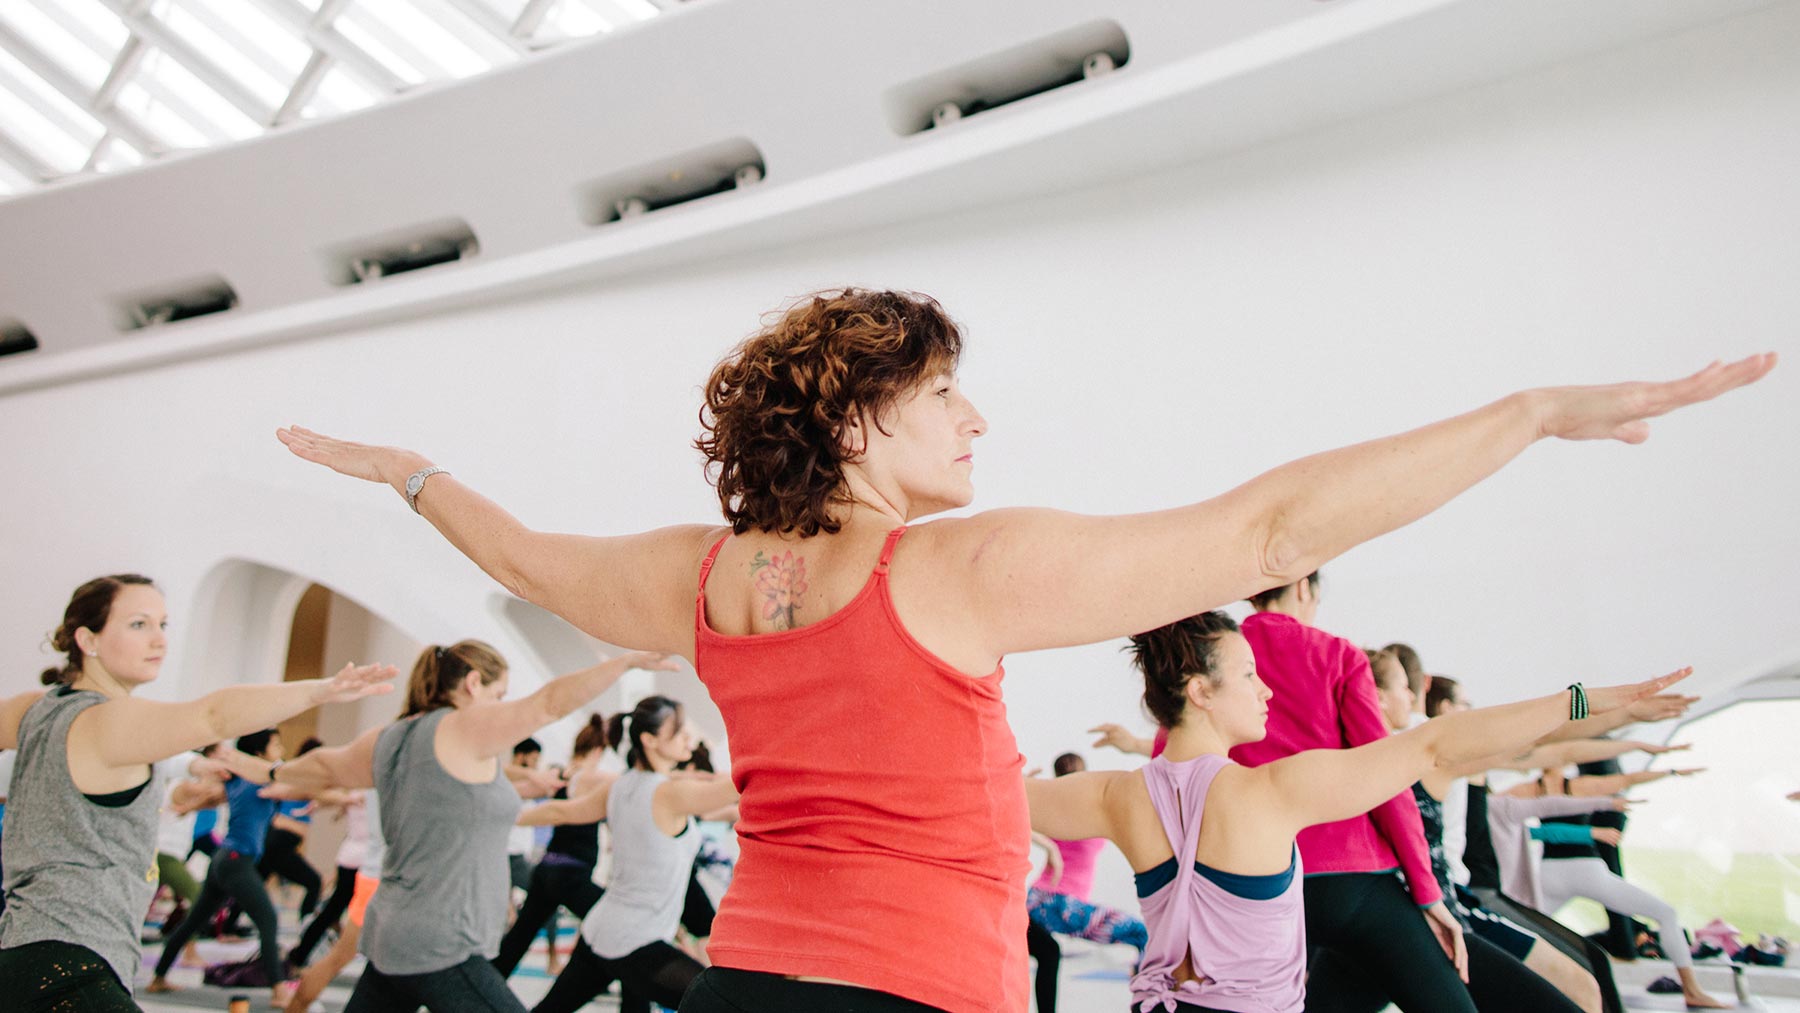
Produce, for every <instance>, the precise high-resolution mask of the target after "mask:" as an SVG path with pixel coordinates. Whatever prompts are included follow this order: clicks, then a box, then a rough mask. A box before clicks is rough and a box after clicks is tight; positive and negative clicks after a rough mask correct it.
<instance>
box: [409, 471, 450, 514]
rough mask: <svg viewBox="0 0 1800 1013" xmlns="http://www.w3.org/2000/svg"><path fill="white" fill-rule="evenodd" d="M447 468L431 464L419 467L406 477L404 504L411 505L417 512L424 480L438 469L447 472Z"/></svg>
mask: <svg viewBox="0 0 1800 1013" xmlns="http://www.w3.org/2000/svg"><path fill="white" fill-rule="evenodd" d="M449 470H450V469H449V468H439V467H437V466H436V465H433V466H431V467H429V468H420V469H419V470H418V471H415V472H413V473H412V474H411V475H408V476H407V477H406V505H407V506H409V507H412V510H413V513H418V512H419V493H420V492H421V491H422V490H423V489H424V488H425V480H426V479H428V478H430V477H431V476H433V475H435V474H437V473H438V472H440V471H444V472H447V471H449Z"/></svg>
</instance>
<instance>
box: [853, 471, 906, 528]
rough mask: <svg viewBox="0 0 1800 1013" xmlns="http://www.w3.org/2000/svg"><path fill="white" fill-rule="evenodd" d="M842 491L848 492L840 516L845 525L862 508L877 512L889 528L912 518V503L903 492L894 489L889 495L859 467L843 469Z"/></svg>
mask: <svg viewBox="0 0 1800 1013" xmlns="http://www.w3.org/2000/svg"><path fill="white" fill-rule="evenodd" d="M844 491H845V492H847V493H849V494H850V504H849V506H848V508H847V509H846V511H845V513H844V515H843V516H842V518H841V519H842V520H843V521H844V523H845V526H846V527H848V526H849V522H850V521H851V520H852V519H853V518H854V516H855V514H856V513H857V512H858V511H863V510H867V511H873V512H874V513H876V514H879V515H880V516H881V517H882V518H883V519H885V520H886V521H888V522H889V523H888V527H890V528H892V527H894V526H896V525H900V524H905V523H906V522H907V521H908V520H910V519H911V518H912V503H911V502H910V499H909V498H908V497H907V496H906V495H905V494H904V493H903V492H900V491H898V490H895V491H894V492H893V493H892V494H891V495H890V494H888V493H885V492H883V491H882V490H880V489H878V488H876V486H875V483H874V482H872V481H870V480H869V477H868V476H867V475H865V474H863V473H862V471H861V470H860V469H857V468H854V467H851V468H846V469H844Z"/></svg>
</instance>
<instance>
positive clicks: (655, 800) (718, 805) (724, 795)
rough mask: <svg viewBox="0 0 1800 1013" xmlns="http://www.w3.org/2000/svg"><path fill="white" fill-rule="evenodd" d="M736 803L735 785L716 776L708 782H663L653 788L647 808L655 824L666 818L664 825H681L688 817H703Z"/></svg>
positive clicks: (693, 780) (723, 777)
mask: <svg viewBox="0 0 1800 1013" xmlns="http://www.w3.org/2000/svg"><path fill="white" fill-rule="evenodd" d="M737 800H738V790H737V786H736V785H735V784H733V783H732V782H731V778H729V777H725V776H723V775H720V776H716V777H713V778H711V779H699V778H682V779H680V780H674V779H671V780H668V781H664V782H663V783H661V784H659V785H657V786H656V793H655V794H653V795H652V796H651V797H650V805H651V808H652V810H653V811H654V812H655V813H656V814H657V822H659V823H663V822H664V821H663V817H665V816H667V817H670V819H669V820H668V823H667V824H665V825H669V824H680V823H685V822H686V821H687V818H688V817H689V816H703V815H705V814H706V813H710V812H714V811H716V810H719V809H723V808H725V807H727V806H731V805H736V804H737Z"/></svg>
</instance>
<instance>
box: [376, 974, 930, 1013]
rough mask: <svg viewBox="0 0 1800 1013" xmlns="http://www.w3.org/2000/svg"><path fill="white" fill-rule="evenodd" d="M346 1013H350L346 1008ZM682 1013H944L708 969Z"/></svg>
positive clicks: (817, 984) (870, 994) (886, 996)
mask: <svg viewBox="0 0 1800 1013" xmlns="http://www.w3.org/2000/svg"><path fill="white" fill-rule="evenodd" d="M345 1013H349V1011H348V1010H346V1011H345ZM681 1013H944V1011H943V1010H940V1009H938V1007H936V1006H927V1005H925V1004H924V1003H922V1002H915V1001H913V1000H911V999H902V998H901V997H899V996H897V995H892V994H890V993H887V992H877V991H875V990H874V989H872V988H857V987H855V986H853V985H828V984H826V983H825V982H822V981H794V980H793V979H791V978H786V977H783V976H782V975H779V974H765V973H763V972H762V971H739V970H736V969H735V968H730V967H718V966H713V967H709V968H707V969H706V970H704V971H701V972H700V976H699V977H698V978H695V979H694V983H693V984H692V985H690V986H688V991H687V995H685V996H683V997H682V999H681Z"/></svg>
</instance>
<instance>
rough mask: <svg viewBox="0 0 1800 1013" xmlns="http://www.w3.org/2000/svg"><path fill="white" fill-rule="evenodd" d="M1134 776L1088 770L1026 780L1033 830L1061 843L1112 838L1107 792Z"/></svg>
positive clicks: (1026, 795) (1027, 800) (1027, 799)
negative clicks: (1094, 838) (1091, 838)
mask: <svg viewBox="0 0 1800 1013" xmlns="http://www.w3.org/2000/svg"><path fill="white" fill-rule="evenodd" d="M1130 776H1131V774H1129V773H1126V772H1122V771H1116V770H1087V771H1082V772H1081V773H1079V774H1069V775H1067V776H1064V777H1056V778H1042V777H1028V778H1026V779H1025V804H1026V805H1027V806H1028V807H1030V809H1031V829H1032V830H1033V831H1035V832H1037V833H1040V834H1043V835H1044V836H1046V837H1052V838H1055V839H1056V840H1059V841H1081V840H1086V839H1088V838H1090V837H1104V838H1107V839H1108V840H1111V839H1112V837H1113V825H1112V812H1111V809H1110V807H1109V806H1108V804H1107V797H1108V792H1110V791H1111V790H1113V788H1114V787H1115V786H1116V785H1118V784H1120V783H1122V781H1123V779H1124V778H1127V777H1130Z"/></svg>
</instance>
